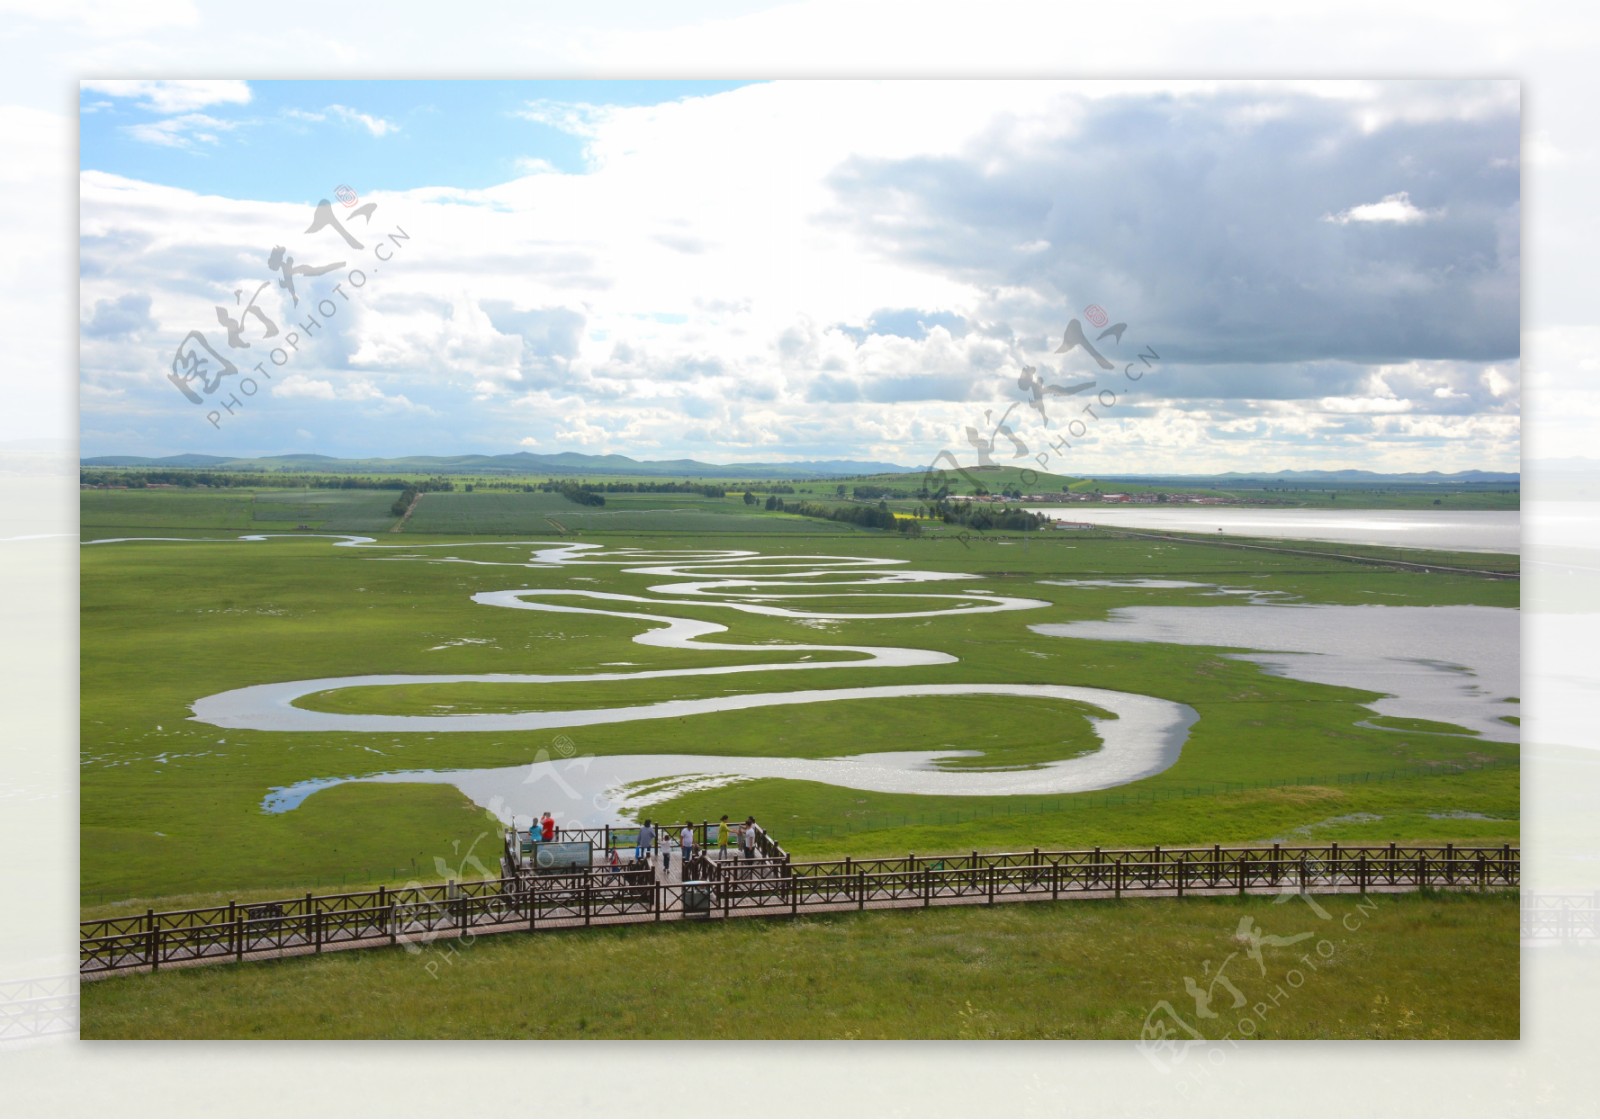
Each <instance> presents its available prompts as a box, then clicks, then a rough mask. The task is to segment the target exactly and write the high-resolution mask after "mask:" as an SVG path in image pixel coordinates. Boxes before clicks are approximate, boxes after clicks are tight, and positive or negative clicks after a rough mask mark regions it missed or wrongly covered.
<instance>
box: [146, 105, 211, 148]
mask: <svg viewBox="0 0 1600 1120" xmlns="http://www.w3.org/2000/svg"><path fill="white" fill-rule="evenodd" d="M237 127H238V122H237V121H224V120H218V119H217V118H216V117H209V116H206V115H205V114H204V113H185V114H183V115H182V116H178V117H164V118H162V119H161V120H158V121H143V122H141V123H139V124H130V125H128V126H126V128H125V129H124V131H126V132H127V134H128V135H129V136H132V137H133V138H134V139H135V140H139V141H142V142H144V143H146V144H157V145H160V146H161V147H164V148H192V147H194V146H195V145H196V144H215V143H217V134H218V133H219V132H231V131H232V130H233V129H235V128H237Z"/></svg>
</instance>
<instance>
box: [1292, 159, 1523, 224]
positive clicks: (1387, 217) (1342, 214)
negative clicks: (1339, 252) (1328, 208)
mask: <svg viewBox="0 0 1600 1120" xmlns="http://www.w3.org/2000/svg"><path fill="white" fill-rule="evenodd" d="M1500 166H1501V167H1503V168H1509V167H1511V166H1513V164H1509V163H1502V164H1501V165H1500ZM1443 214H1444V211H1443V210H1423V209H1420V208H1419V207H1417V206H1415V205H1414V204H1413V203H1412V201H1411V192H1410V191H1396V192H1395V193H1394V194H1390V195H1384V197H1383V198H1382V199H1380V200H1379V201H1377V202H1367V203H1363V204H1362V205H1360V206H1352V207H1350V208H1349V209H1348V210H1341V211H1339V212H1338V213H1337V214H1324V215H1323V216H1322V220H1323V221H1325V222H1332V223H1333V224H1334V225H1339V226H1346V225H1349V224H1350V223H1351V222H1390V223H1393V224H1394V225H1401V226H1403V225H1410V224H1411V223H1413V222H1425V221H1427V220H1428V219H1430V218H1437V217H1441V216H1442V215H1443Z"/></svg>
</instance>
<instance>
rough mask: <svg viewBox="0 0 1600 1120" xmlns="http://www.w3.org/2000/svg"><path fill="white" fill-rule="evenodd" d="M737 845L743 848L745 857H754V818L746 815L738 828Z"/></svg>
mask: <svg viewBox="0 0 1600 1120" xmlns="http://www.w3.org/2000/svg"><path fill="white" fill-rule="evenodd" d="M739 847H740V848H742V849H743V850H744V858H745V859H755V858H756V819H755V818H754V817H746V818H745V819H744V827H743V828H741V829H740V830H739Z"/></svg>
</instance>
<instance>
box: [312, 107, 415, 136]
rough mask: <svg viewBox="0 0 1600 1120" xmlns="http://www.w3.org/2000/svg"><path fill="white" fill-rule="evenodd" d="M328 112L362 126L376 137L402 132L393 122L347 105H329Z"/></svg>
mask: <svg viewBox="0 0 1600 1120" xmlns="http://www.w3.org/2000/svg"><path fill="white" fill-rule="evenodd" d="M328 112H330V113H332V114H333V115H334V116H336V117H338V118H339V119H340V120H343V121H348V122H349V123H351V124H358V125H360V126H361V127H362V128H364V129H366V130H367V131H368V132H370V133H371V134H372V135H373V136H376V137H383V136H387V135H389V134H390V133H391V132H399V131H400V126H399V125H397V124H395V123H394V122H393V121H390V120H385V119H384V118H382V117H374V116H371V115H369V114H367V113H360V112H357V111H356V110H354V109H351V108H349V107H348V106H345V105H329V106H328Z"/></svg>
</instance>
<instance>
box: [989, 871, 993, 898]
mask: <svg viewBox="0 0 1600 1120" xmlns="http://www.w3.org/2000/svg"><path fill="white" fill-rule="evenodd" d="M989 905H990V906H993V905H994V864H992V863H991V864H990V865H989Z"/></svg>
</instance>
